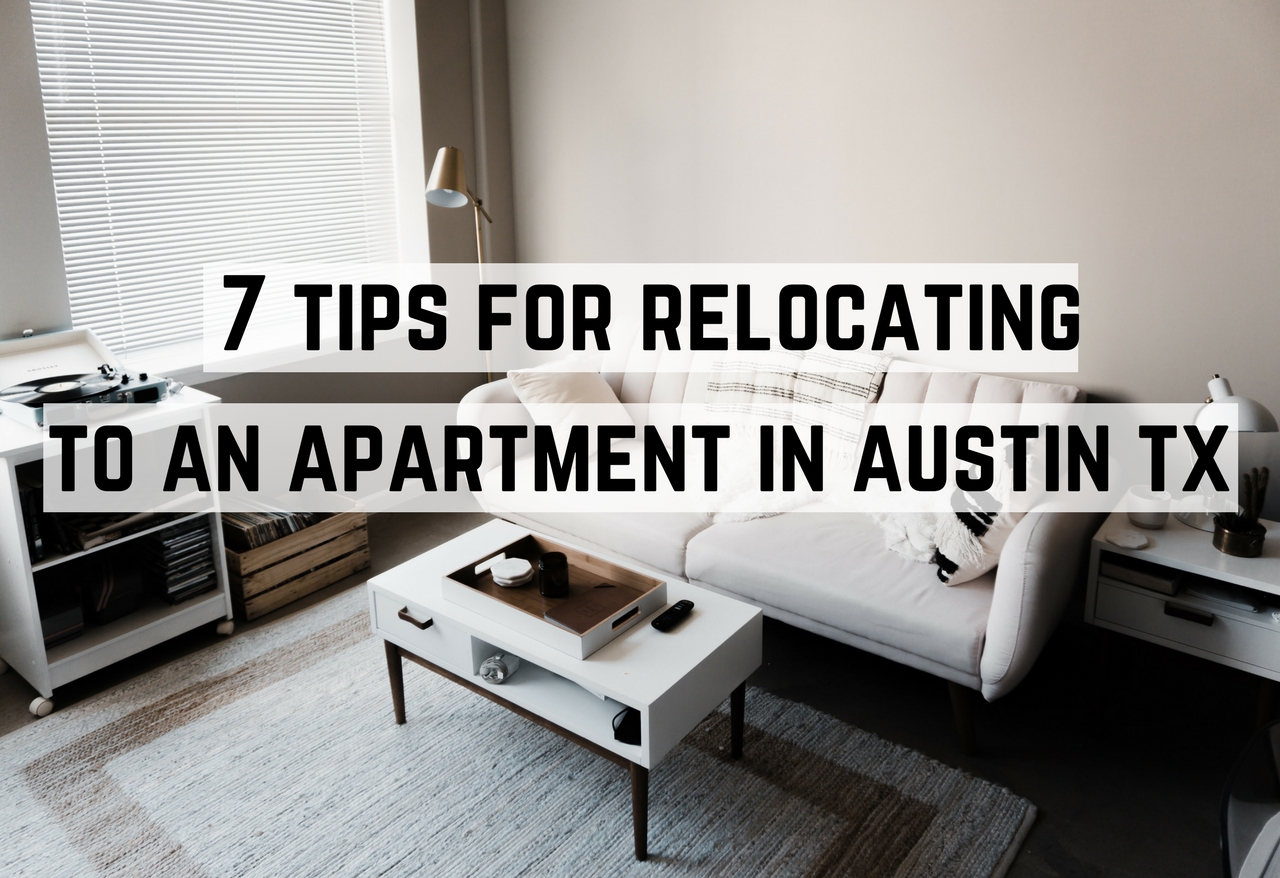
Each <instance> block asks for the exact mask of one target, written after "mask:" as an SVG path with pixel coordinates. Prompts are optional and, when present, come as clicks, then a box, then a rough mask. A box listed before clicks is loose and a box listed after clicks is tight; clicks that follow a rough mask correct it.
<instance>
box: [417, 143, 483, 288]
mask: <svg viewBox="0 0 1280 878" xmlns="http://www.w3.org/2000/svg"><path fill="white" fill-rule="evenodd" d="M427 201H428V202H430V203H431V204H434V205H435V206H436V207H466V206H467V202H471V203H472V204H474V205H475V208H476V256H477V261H479V262H480V263H481V264H483V263H484V236H483V235H482V234H481V229H482V226H481V225H480V217H481V216H483V217H484V218H485V219H486V220H488V221H489V222H490V223H492V222H493V217H491V216H489V212H488V211H487V210H485V209H484V202H483V201H481V200H480V199H479V198H476V196H475V195H474V194H473V193H472V192H471V190H470V189H468V188H467V171H466V168H465V167H464V165H463V161H462V150H460V149H458V148H457V147H456V146H442V147H440V151H439V152H437V153H436V161H435V164H433V165H432V166H431V177H430V178H429V179H428V180H427Z"/></svg>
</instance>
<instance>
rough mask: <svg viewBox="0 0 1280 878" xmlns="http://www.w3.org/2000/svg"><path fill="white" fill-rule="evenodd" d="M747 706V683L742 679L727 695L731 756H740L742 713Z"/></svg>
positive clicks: (738, 757)
mask: <svg viewBox="0 0 1280 878" xmlns="http://www.w3.org/2000/svg"><path fill="white" fill-rule="evenodd" d="M746 706H747V684H746V681H743V683H742V685H741V686H739V687H738V688H737V689H734V690H733V692H732V693H730V695H729V729H730V738H731V741H732V743H733V749H732V751H731V752H732V753H733V758H734V759H741V758H742V725H743V721H744V714H745V712H746Z"/></svg>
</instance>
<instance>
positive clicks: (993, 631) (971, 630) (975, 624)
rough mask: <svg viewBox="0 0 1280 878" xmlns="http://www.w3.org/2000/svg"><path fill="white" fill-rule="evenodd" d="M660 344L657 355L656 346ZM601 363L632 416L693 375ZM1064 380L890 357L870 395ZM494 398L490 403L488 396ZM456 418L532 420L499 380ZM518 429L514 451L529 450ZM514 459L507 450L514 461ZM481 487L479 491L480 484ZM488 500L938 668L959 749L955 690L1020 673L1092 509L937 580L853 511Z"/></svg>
mask: <svg viewBox="0 0 1280 878" xmlns="http://www.w3.org/2000/svg"><path fill="white" fill-rule="evenodd" d="M667 356H671V355H667ZM613 357H614V360H615V362H614V363H613V364H612V366H613V368H612V369H611V368H610V366H611V364H610V363H609V361H608V360H606V363H605V369H604V371H603V372H602V374H603V377H604V378H605V380H606V381H607V382H608V383H609V385H610V386H611V387H612V388H613V390H614V392H615V393H616V394H617V396H618V398H619V400H620V401H622V402H623V403H625V404H627V405H628V407H629V408H630V410H631V412H632V414H633V417H636V419H637V423H638V424H639V423H641V422H642V420H643V417H644V414H643V413H644V409H645V405H646V404H651V403H679V402H684V401H685V400H686V388H690V389H689V392H688V395H690V396H692V395H694V394H695V391H694V390H693V389H692V387H693V385H694V384H695V383H696V382H694V381H689V380H688V376H687V375H686V374H681V373H678V372H677V373H671V372H667V373H663V372H654V371H652V369H653V357H654V355H652V354H650V355H631V354H627V353H626V352H621V353H618V354H615V355H613ZM1083 398H1084V394H1083V393H1082V392H1081V391H1079V390H1078V389H1077V388H1075V387H1070V386H1065V385H1056V384H1042V383H1034V382H1024V381H1016V380H1012V379H1008V378H1001V377H996V376H991V375H981V374H974V373H958V372H933V373H930V372H910V371H899V370H897V369H895V368H892V367H891V368H890V369H889V371H888V372H887V373H886V374H885V378H884V382H883V386H882V390H881V394H880V397H879V400H880V401H881V402H886V403H888V402H894V403H904V402H906V403H910V402H917V403H918V402H931V403H932V402H995V403H1021V402H1024V401H1025V402H1078V401H1082V400H1083ZM493 403H501V404H504V405H490V404H493ZM458 419H459V422H460V423H464V424H471V425H474V426H477V427H479V428H480V429H481V431H482V433H483V434H484V435H485V436H486V437H488V435H489V433H488V428H489V426H490V425H492V424H495V423H498V422H503V423H512V422H515V421H517V420H518V421H520V422H522V423H524V424H526V425H528V426H531V425H532V424H533V421H532V419H531V418H529V416H528V412H527V411H526V410H524V409H523V407H521V406H520V401H519V399H518V398H517V396H516V394H515V391H514V389H513V388H512V386H511V383H510V382H509V381H508V380H507V379H502V380H499V381H495V382H492V383H490V384H486V385H482V386H481V387H478V388H476V389H474V390H472V391H471V392H470V393H468V394H467V395H466V397H464V398H463V400H462V404H461V406H460V409H459V414H458ZM486 442H487V443H488V444H489V447H486V449H485V455H484V458H485V465H484V469H483V474H482V478H483V482H484V484H485V485H486V486H487V488H490V489H492V490H493V491H496V489H497V482H498V479H499V478H500V475H501V473H500V470H499V469H498V467H497V466H496V465H495V464H496V462H497V461H498V460H499V458H500V454H499V446H498V444H497V442H496V440H489V439H486ZM530 450H531V449H530V446H529V443H528V442H527V441H526V442H525V443H523V444H520V445H518V447H517V451H516V453H517V456H520V455H526V454H528V453H530ZM519 463H520V461H519V460H517V465H519ZM486 493H489V494H490V496H492V493H491V492H488V491H487V492H486ZM491 511H492V512H494V513H495V514H497V515H500V516H502V517H504V518H507V519H510V520H511V521H514V522H516V523H519V524H522V525H524V526H526V527H529V528H532V529H536V530H539V531H542V532H545V533H547V534H549V535H551V536H561V537H568V538H571V539H573V540H574V541H577V542H579V543H583V542H585V543H589V544H592V545H594V546H596V547H599V548H602V549H604V550H606V551H608V552H612V553H615V554H619V555H623V556H626V557H630V558H633V559H635V560H636V561H638V562H640V563H642V564H646V565H649V566H650V567H653V568H657V569H659V570H663V571H666V572H668V573H671V574H673V575H675V576H678V577H681V578H684V579H687V580H689V581H691V582H694V583H696V584H698V585H701V586H704V587H706V588H710V589H712V590H714V591H719V592H724V593H726V594H730V595H733V596H735V597H737V598H740V599H742V600H746V601H749V602H750V603H752V604H755V605H757V606H759V607H761V608H762V609H763V610H764V612H765V615H767V616H770V617H772V618H775V619H780V620H782V621H784V622H787V623H789V624H791V625H795V626H797V627H799V628H803V629H806V630H808V631H812V632H815V633H817V634H821V635H823V636H825V637H829V638H831V639H833V640H837V641H840V642H841V643H847V644H850V645H852V646H856V647H858V648H859V649H864V650H867V651H869V652H873V653H876V654H878V655H881V656H885V657H887V658H890V659H893V660H894V661H898V662H901V663H903V664H906V665H910V666H911V667H914V668H918V669H920V670H923V671H926V672H928V673H930V674H934V675H936V676H938V677H941V678H943V679H944V680H947V681H948V682H949V683H950V684H952V701H953V706H954V707H956V709H957V722H958V724H959V730H960V734H961V738H962V741H963V742H964V743H965V744H966V749H968V748H969V747H971V746H972V737H971V727H969V728H968V729H966V726H967V725H968V719H967V717H966V716H964V715H963V714H964V713H965V709H964V702H963V698H961V697H958V696H960V695H962V694H963V689H958V688H957V687H963V688H964V689H971V690H978V691H980V692H981V693H982V695H983V696H985V697H986V698H987V699H988V700H994V699H996V698H999V697H1000V696H1002V695H1005V694H1007V693H1008V692H1009V691H1011V690H1012V689H1013V688H1014V687H1015V686H1017V685H1018V683H1019V682H1020V681H1021V680H1022V679H1023V678H1024V677H1025V676H1026V675H1027V673H1028V671H1029V670H1030V669H1031V667H1032V665H1033V664H1034V662H1035V660H1036V658H1037V656H1038V655H1039V654H1040V651H1041V649H1042V648H1043V647H1044V645H1045V643H1046V641H1047V640H1048V638H1049V636H1050V634H1051V633H1052V632H1053V630H1054V628H1055V627H1056V625H1057V624H1058V622H1059V620H1060V618H1061V615H1062V612H1063V608H1064V607H1065V605H1066V602H1067V599H1068V597H1069V595H1070V592H1071V590H1072V587H1073V584H1074V582H1075V579H1076V571H1077V565H1078V561H1079V559H1080V557H1081V555H1082V552H1083V547H1084V546H1085V545H1086V543H1087V541H1088V537H1089V535H1090V534H1091V533H1092V531H1093V530H1094V528H1095V527H1096V526H1097V522H1098V516H1092V515H1084V514H1068V513H1058V512H1037V511H1033V512H1031V513H1029V514H1028V515H1027V516H1026V517H1025V518H1023V519H1022V520H1021V521H1020V522H1019V523H1018V524H1017V526H1016V528H1015V529H1014V531H1013V533H1012V535H1011V536H1010V538H1009V540H1008V542H1007V543H1006V545H1005V547H1004V549H1003V551H1002V553H1001V556H1000V563H999V566H998V567H997V568H996V569H995V570H992V571H990V572H988V573H986V574H985V575H983V576H981V577H979V578H978V579H975V580H972V581H970V582H966V583H963V584H961V585H956V586H950V587H948V586H945V585H943V584H942V583H941V582H940V581H939V580H938V578H937V575H936V569H935V568H934V566H933V565H931V564H923V563H919V562H915V561H911V560H908V559H906V558H904V557H902V556H900V555H898V554H895V553H893V552H890V551H888V550H887V549H886V548H885V539H884V535H883V534H882V532H881V530H880V528H879V526H878V525H877V524H876V523H875V522H874V521H872V519H871V518H870V517H869V516H867V515H862V514H855V513H839V512H829V513H827V512H814V511H804V512H790V513H784V514H781V515H776V516H773V517H769V518H759V519H754V520H750V521H740V522H733V523H721V524H717V523H713V521H712V518H711V516H709V515H699V514H691V513H685V514H677V513H671V514H656V513H650V514H614V515H602V514H596V513H591V514H563V513H559V514H550V513H548V514H539V515H530V514H517V513H513V512H509V511H505V510H503V509H501V508H492V507H491Z"/></svg>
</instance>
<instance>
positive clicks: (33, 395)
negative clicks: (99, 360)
mask: <svg viewBox="0 0 1280 878" xmlns="http://www.w3.org/2000/svg"><path fill="white" fill-rule="evenodd" d="M119 386H120V379H119V378H116V377H114V376H111V377H107V376H104V375H100V374H98V373H97V372H90V373H89V374H88V375H56V376H54V377H52V378H41V379H39V380H36V381H28V382H26V383H25V384H15V385H14V386H13V387H9V388H6V389H5V390H0V400H3V401H4V402H17V403H22V404H23V405H28V406H38V405H45V404H46V403H50V402H75V401H76V400H78V399H88V398H89V397H92V396H97V395H99V394H102V393H110V392H111V391H112V390H115V389H116V388H117V387H119Z"/></svg>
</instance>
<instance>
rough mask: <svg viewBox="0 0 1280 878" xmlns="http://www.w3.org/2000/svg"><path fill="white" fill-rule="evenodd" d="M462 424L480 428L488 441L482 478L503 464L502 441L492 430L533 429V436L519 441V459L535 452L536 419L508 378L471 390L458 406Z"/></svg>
mask: <svg viewBox="0 0 1280 878" xmlns="http://www.w3.org/2000/svg"><path fill="white" fill-rule="evenodd" d="M458 423H459V424H469V425H471V426H473V427H479V428H480V433H481V435H482V436H483V437H484V462H483V463H482V464H481V466H480V475H481V477H483V476H484V475H485V473H487V472H489V470H491V469H493V468H494V467H496V466H498V465H499V464H501V463H502V441H501V440H499V439H494V438H491V437H490V436H489V428H490V427H492V426H496V425H499V424H503V425H506V424H511V425H515V424H523V425H524V426H526V427H528V428H529V434H528V437H527V438H525V439H517V440H516V457H523V456H524V455H526V454H528V453H529V452H531V451H532V450H533V418H531V417H529V410H528V409H526V408H525V407H524V405H523V404H522V403H521V402H520V398H519V397H518V396H516V391H515V388H513V387H512V386H511V380H510V379H508V378H502V379H499V380H498V381H491V382H489V383H488V384H481V385H480V386H479V387H473V388H472V389H471V390H469V391H468V392H467V395H466V396H464V397H462V401H461V402H459V403H458Z"/></svg>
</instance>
